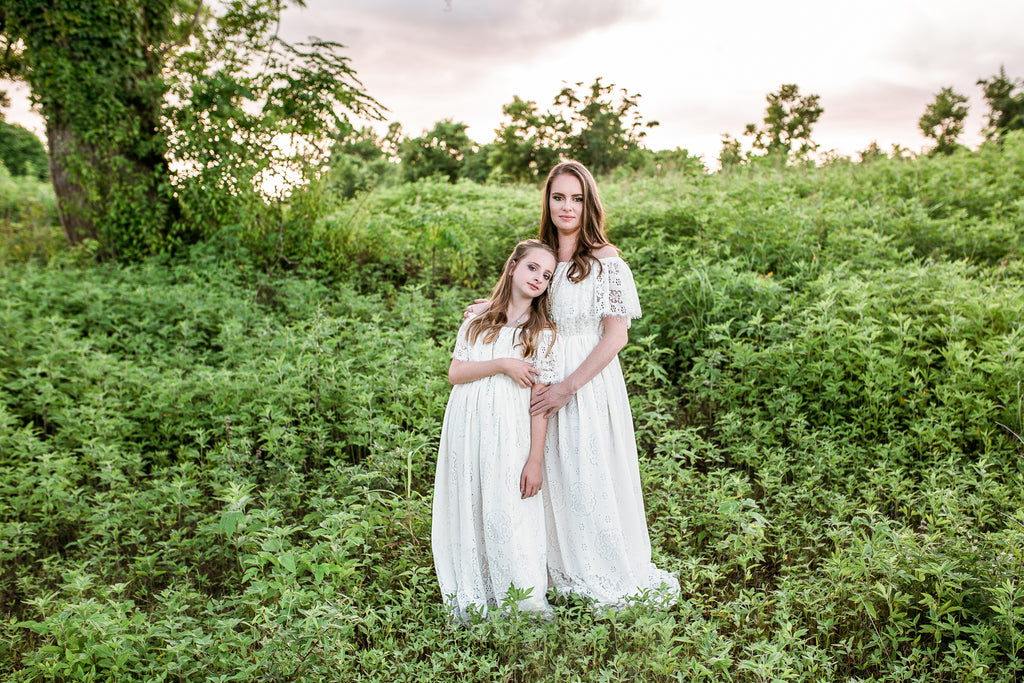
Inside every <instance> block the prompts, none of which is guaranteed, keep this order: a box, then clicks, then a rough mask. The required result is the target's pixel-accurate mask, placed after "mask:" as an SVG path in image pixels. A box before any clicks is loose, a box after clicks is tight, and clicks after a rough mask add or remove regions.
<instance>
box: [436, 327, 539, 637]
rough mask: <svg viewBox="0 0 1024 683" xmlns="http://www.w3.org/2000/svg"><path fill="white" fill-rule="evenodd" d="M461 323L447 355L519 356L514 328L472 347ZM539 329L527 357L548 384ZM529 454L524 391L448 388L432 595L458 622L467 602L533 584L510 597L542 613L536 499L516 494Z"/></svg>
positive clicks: (491, 601) (481, 602) (488, 381)
mask: <svg viewBox="0 0 1024 683" xmlns="http://www.w3.org/2000/svg"><path fill="white" fill-rule="evenodd" d="M468 322H469V320H466V321H465V322H463V324H462V327H461V329H460V330H459V336H458V340H457V341H456V343H455V351H454V353H453V354H452V357H453V358H455V359H458V360H464V361H481V360H491V359H494V358H502V357H511V358H522V352H521V351H520V348H518V347H516V348H514V344H515V343H516V342H517V340H518V337H519V330H518V329H516V328H511V327H504V328H502V329H501V331H500V333H499V335H498V338H497V339H496V340H495V341H494V342H492V343H490V344H485V343H483V335H480V337H478V338H477V341H476V343H475V344H470V343H469V342H468V341H467V338H466V326H467V324H468ZM551 340H552V337H551V333H550V331H547V332H545V333H544V334H543V337H542V338H541V339H540V343H539V344H538V347H539V348H538V350H537V354H536V356H535V358H534V359H533V361H534V363H535V365H536V367H537V369H538V371H539V373H540V380H541V381H543V382H548V383H550V382H552V381H553V380H554V376H553V375H552V372H553V369H554V367H555V358H556V357H555V353H557V351H555V350H553V351H552V352H551V354H548V353H547V351H548V349H549V348H550V347H551ZM529 453H530V390H529V389H527V388H524V387H521V386H519V385H518V384H516V383H515V382H514V381H513V380H512V379H511V378H509V377H508V376H507V375H504V374H499V375H493V376H491V377H485V378H483V379H479V380H476V381H474V382H469V383H466V384H459V385H456V386H454V387H452V391H451V395H450V396H449V398H448V406H447V407H446V408H445V412H444V426H443V427H442V429H441V443H440V447H439V449H438V454H437V471H436V473H435V477H434V501H433V523H432V529H431V545H432V548H433V553H434V568H435V570H436V571H437V580H438V583H439V584H440V588H441V595H442V596H443V597H444V600H445V604H446V605H447V606H448V607H449V608H450V609H451V611H452V615H453V616H454V617H455V618H457V619H461V620H463V621H465V620H466V619H467V618H468V616H469V612H470V609H471V607H473V606H475V610H478V611H479V612H480V613H482V614H486V613H487V612H488V610H489V609H493V608H495V607H500V606H501V604H502V601H503V600H504V598H505V595H506V593H507V591H508V588H509V585H510V584H514V585H515V586H516V588H522V589H528V588H529V589H532V593H531V594H530V597H529V598H528V599H525V600H522V601H520V602H519V608H520V609H522V610H526V611H536V612H544V613H547V612H549V610H550V607H549V606H548V601H547V598H546V596H545V594H546V593H547V588H548V580H547V570H546V557H547V553H546V547H545V533H544V503H543V501H542V499H541V496H540V495H536V496H533V497H531V498H527V499H526V500H522V499H521V494H520V491H519V480H520V476H521V475H522V471H523V466H524V465H525V464H526V460H527V458H528V456H529Z"/></svg>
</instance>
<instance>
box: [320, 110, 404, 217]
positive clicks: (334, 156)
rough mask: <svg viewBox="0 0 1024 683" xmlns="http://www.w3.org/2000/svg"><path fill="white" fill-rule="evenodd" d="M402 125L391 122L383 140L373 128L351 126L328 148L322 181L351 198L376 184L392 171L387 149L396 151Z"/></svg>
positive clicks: (338, 192)
mask: <svg viewBox="0 0 1024 683" xmlns="http://www.w3.org/2000/svg"><path fill="white" fill-rule="evenodd" d="M400 134H401V126H399V125H398V124H396V123H393V124H391V126H390V128H389V130H388V135H387V136H385V137H384V139H380V138H378V137H377V134H376V133H375V132H374V130H373V129H372V128H369V127H363V128H360V129H359V130H355V129H351V130H349V131H348V133H347V134H345V135H341V136H339V138H338V139H337V140H336V141H335V142H334V145H333V146H332V147H331V162H330V168H329V170H328V172H327V177H326V178H325V184H326V186H327V187H328V188H329V190H330V191H331V192H334V193H336V194H338V195H339V196H340V197H341V198H344V199H351V198H353V197H355V196H356V195H357V194H358V193H360V192H366V191H368V190H372V189H373V188H375V187H377V185H379V184H380V183H381V182H384V181H385V179H386V178H388V177H389V176H390V175H392V174H393V170H394V169H393V167H394V164H393V163H392V160H391V159H390V158H389V151H390V152H397V149H398V142H397V139H398V137H399V136H400Z"/></svg>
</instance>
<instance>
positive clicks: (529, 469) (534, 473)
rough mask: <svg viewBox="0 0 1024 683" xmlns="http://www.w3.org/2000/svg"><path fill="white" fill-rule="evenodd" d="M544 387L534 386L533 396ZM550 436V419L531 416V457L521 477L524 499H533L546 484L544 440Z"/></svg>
mask: <svg viewBox="0 0 1024 683" xmlns="http://www.w3.org/2000/svg"><path fill="white" fill-rule="evenodd" d="M542 386H544V385H542V384H534V385H533V389H532V390H531V392H530V394H531V396H534V395H536V393H537V391H538V390H539V389H540V388H541V387H542ZM547 434H548V419H547V418H546V417H544V416H543V415H531V416H530V455H529V457H527V459H526V464H525V465H524V466H523V473H522V474H521V475H520V477H519V492H520V494H521V495H522V497H523V498H531V497H533V496H535V495H537V492H538V491H540V486H541V484H542V483H543V482H544V439H545V438H546V437H547Z"/></svg>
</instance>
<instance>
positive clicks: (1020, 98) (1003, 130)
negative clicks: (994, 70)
mask: <svg viewBox="0 0 1024 683" xmlns="http://www.w3.org/2000/svg"><path fill="white" fill-rule="evenodd" d="M978 85H980V86H981V87H982V91H983V93H984V97H985V102H987V103H988V107H989V112H988V122H987V125H986V126H985V130H984V133H985V137H986V138H987V139H989V140H1000V139H1002V138H1003V136H1005V135H1006V134H1007V133H1008V132H1010V131H1011V130H1024V79H1022V80H1018V81H1014V80H1013V79H1011V78H1009V77H1008V76H1007V75H1006V67H1003V66H1000V67H999V73H998V74H996V75H994V76H992V77H991V78H987V79H986V78H982V79H979V80H978Z"/></svg>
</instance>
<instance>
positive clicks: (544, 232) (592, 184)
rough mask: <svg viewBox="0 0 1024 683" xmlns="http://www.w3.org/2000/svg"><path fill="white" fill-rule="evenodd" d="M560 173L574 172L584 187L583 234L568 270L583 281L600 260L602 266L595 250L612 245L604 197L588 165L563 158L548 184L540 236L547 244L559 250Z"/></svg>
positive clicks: (581, 223)
mask: <svg viewBox="0 0 1024 683" xmlns="http://www.w3.org/2000/svg"><path fill="white" fill-rule="evenodd" d="M560 175H571V176H573V177H575V178H576V179H577V180H579V181H580V185H581V186H582V187H583V213H582V214H581V215H580V234H579V237H578V238H577V239H576V251H575V252H573V255H572V263H571V264H570V265H569V272H568V273H567V275H568V277H569V279H570V280H572V281H573V282H582V281H583V280H585V279H586V278H587V276H588V275H590V268H591V265H592V264H593V263H594V262H597V264H598V268H600V267H601V262H600V261H598V260H597V259H596V258H595V257H594V256H593V252H594V251H595V250H596V249H598V248H600V247H603V246H604V245H606V244H609V242H608V237H607V236H606V235H605V232H604V207H603V206H602V205H601V196H600V195H599V194H598V193H597V181H595V180H594V176H593V175H591V173H590V171H588V170H587V167H586V166H584V165H583V164H581V163H580V162H578V161H572V160H569V161H563V162H561V163H560V164H556V165H555V167H554V168H552V169H551V172H550V173H548V179H547V182H545V183H544V201H543V207H542V209H541V218H540V239H541V240H542V241H543V242H544V244H547V245H549V246H550V247H551V248H552V249H554V250H555V253H556V254H557V253H558V228H556V227H555V223H554V221H552V220H551V202H550V201H549V200H550V199H551V184H552V183H554V182H555V178H557V177H558V176H560Z"/></svg>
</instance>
